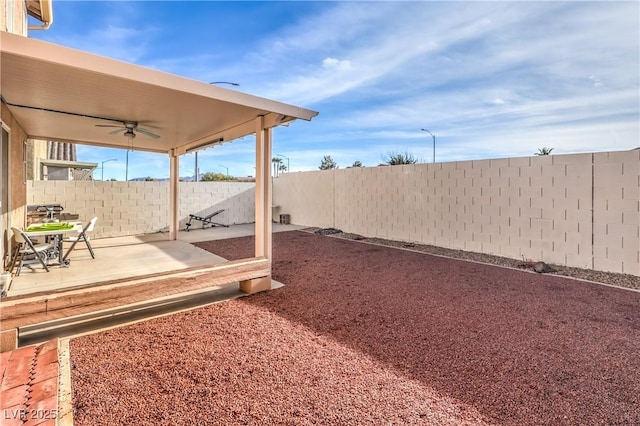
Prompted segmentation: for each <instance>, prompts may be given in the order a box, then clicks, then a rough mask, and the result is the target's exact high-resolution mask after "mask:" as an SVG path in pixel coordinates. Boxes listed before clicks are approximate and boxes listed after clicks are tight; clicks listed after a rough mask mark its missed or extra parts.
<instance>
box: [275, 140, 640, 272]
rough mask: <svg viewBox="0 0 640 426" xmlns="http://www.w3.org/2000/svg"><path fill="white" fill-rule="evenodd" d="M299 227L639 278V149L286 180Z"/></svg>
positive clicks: (282, 200)
mask: <svg viewBox="0 0 640 426" xmlns="http://www.w3.org/2000/svg"><path fill="white" fill-rule="evenodd" d="M273 194H274V204H276V205H278V206H279V212H280V213H283V214H289V215H290V218H291V222H292V223H294V224H297V225H305V226H319V227H335V228H339V229H341V230H343V231H344V232H351V233H356V234H360V235H364V236H367V237H378V238H386V239H394V240H401V241H408V242H414V243H420V244H432V245H437V246H441V247H447V248H453V249H461V250H468V251H475V252H482V253H488V254H494V255H499V256H505V257H509V258H515V259H523V258H524V259H527V260H534V261H545V262H550V263H555V264H560V265H565V266H573V267H579V268H588V269H595V270H601V271H610V272H621V273H627V274H633V275H640V150H631V151H617V152H603V153H588V154H571V155H548V156H536V157H522V158H505V159H495V160H494V159H492V160H479V161H475V160H474V161H461V162H451V163H435V164H416V165H403V166H386V167H365V168H349V169H343V170H341V169H338V170H331V171H316V172H298V173H284V174H282V175H281V176H280V177H279V178H278V179H275V181H274V187H273Z"/></svg>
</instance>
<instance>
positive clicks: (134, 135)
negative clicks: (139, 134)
mask: <svg viewBox="0 0 640 426" xmlns="http://www.w3.org/2000/svg"><path fill="white" fill-rule="evenodd" d="M124 135H125V136H126V137H128V138H135V137H136V134H135V133H133V130H131V129H127V131H126V132H124Z"/></svg>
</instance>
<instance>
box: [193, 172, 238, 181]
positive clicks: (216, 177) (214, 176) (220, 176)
mask: <svg viewBox="0 0 640 426" xmlns="http://www.w3.org/2000/svg"><path fill="white" fill-rule="evenodd" d="M200 180H201V181H203V182H213V181H216V182H221V181H232V180H236V178H234V177H233V176H227V175H225V174H224V173H212V172H207V173H205V174H203V175H202V178H201V179H200Z"/></svg>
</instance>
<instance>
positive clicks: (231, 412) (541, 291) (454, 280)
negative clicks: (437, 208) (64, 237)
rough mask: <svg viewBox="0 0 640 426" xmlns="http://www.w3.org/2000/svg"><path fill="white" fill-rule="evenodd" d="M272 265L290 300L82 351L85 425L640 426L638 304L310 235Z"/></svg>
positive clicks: (151, 329)
mask: <svg viewBox="0 0 640 426" xmlns="http://www.w3.org/2000/svg"><path fill="white" fill-rule="evenodd" d="M198 245H199V246H201V247H203V248H207V249H209V250H211V251H213V252H214V253H216V254H219V255H221V256H224V257H226V258H228V259H236V258H243V257H248V256H251V254H252V252H253V239H252V238H238V239H234V240H224V241H212V242H207V243H200V244H198ZM274 259H275V260H274V278H275V279H276V280H278V281H281V282H283V283H284V284H285V287H284V288H281V289H278V290H273V291H270V292H266V293H261V294H257V295H254V296H251V297H248V298H243V299H238V300H235V301H231V302H224V303H221V304H217V305H213V306H210V307H207V308H203V309H198V310H194V311H191V312H186V313H181V314H176V315H173V316H169V317H165V318H160V319H155V320H151V321H148V322H145V323H140V324H135V325H131V326H127V327H123V328H120V329H115V330H111V331H108V332H103V333H100V334H95V335H91V336H86V337H82V338H78V339H75V340H73V341H72V343H71V356H72V364H73V366H74V369H73V370H72V385H73V392H74V416H75V420H76V425H101V424H104V425H118V424H121V425H125V424H127V425H132V424H136V425H142V424H148V425H158V424H167V425H169V424H171V425H174V424H175V425H180V424H185V425H186V424H203V425H204V424H220V425H223V424H224V425H231V424H290V425H306V424H340V425H343V424H349V425H351V424H354V425H359V424H362V425H371V424H424V425H433V424H453V425H458V424H474V425H475V424H484V423H491V424H500V425H550V424H553V425H576V424H581V425H637V424H640V356H639V354H640V293H638V292H634V291H630V290H624V289H617V288H612V287H605V286H601V285H596V284H591V283H586V282H581V281H576V280H571V279H567V278H563V277H559V276H553V275H538V274H534V273H530V272H524V271H518V270H511V269H505V268H500V267H497V266H491V265H484V264H477V263H471V262H464V261H460V260H453V259H447V258H442V257H437V256H431V255H428V254H423V253H416V252H409V251H404V250H398V249H394V248H389V247H381V246H375V245H370V244H362V243H359V242H356V241H350V240H343V239H336V238H331V237H325V236H319V235H314V234H309V233H304V232H286V233H277V234H274Z"/></svg>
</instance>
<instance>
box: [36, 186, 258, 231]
mask: <svg viewBox="0 0 640 426" xmlns="http://www.w3.org/2000/svg"><path fill="white" fill-rule="evenodd" d="M179 191H180V211H179V218H180V229H184V228H185V224H186V222H187V221H188V219H189V214H197V215H207V214H209V213H213V212H214V211H216V210H219V209H225V211H224V212H222V213H221V214H220V215H218V216H216V219H217V220H216V221H217V222H219V223H223V224H225V225H233V224H238V223H251V222H253V221H254V220H255V205H254V199H255V184H254V183H246V182H180V189H179ZM55 203H57V204H61V205H62V206H63V207H64V211H63V213H74V214H78V215H79V216H80V219H79V220H84V221H88V220H89V219H91V218H92V217H93V216H98V222H97V223H96V228H95V230H94V234H93V237H94V238H101V237H116V236H125V235H139V234H146V233H154V232H166V231H168V224H169V183H168V182H111V181H105V182H103V181H28V182H27V204H28V205H41V204H55ZM193 224H194V228H198V227H200V226H201V225H202V223H201V222H193Z"/></svg>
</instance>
